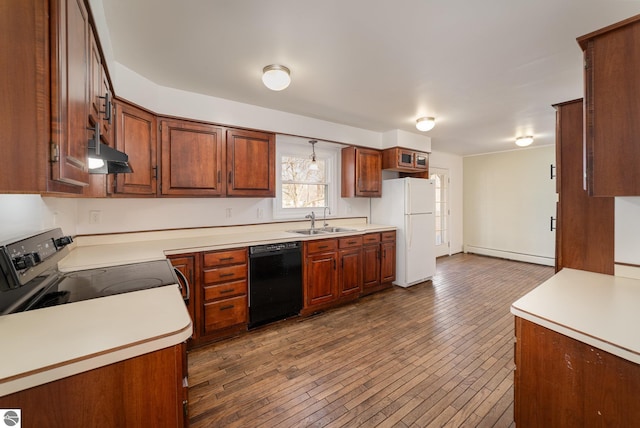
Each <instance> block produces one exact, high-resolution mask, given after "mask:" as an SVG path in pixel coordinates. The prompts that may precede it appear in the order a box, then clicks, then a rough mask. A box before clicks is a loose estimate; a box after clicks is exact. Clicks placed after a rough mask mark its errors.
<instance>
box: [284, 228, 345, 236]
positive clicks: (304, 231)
mask: <svg viewBox="0 0 640 428" xmlns="http://www.w3.org/2000/svg"><path fill="white" fill-rule="evenodd" d="M287 232H290V233H299V234H301V235H322V234H325V233H340V232H357V229H350V228H348V227H323V228H320V229H298V230H287Z"/></svg>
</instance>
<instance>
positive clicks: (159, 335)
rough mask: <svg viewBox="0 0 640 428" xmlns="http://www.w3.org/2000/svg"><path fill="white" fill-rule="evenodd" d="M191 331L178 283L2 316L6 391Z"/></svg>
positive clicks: (170, 342) (0, 369) (1, 387)
mask: <svg viewBox="0 0 640 428" xmlns="http://www.w3.org/2000/svg"><path fill="white" fill-rule="evenodd" d="M191 331H192V326H191V318H190V317H189V313H188V312H187V309H186V307H185V305H184V303H183V301H182V296H181V295H180V291H179V290H178V286H177V285H168V286H165V287H158V288H152V289H148V290H142V291H135V292H132V293H125V294H118V295H115V296H109V297H102V298H99V299H91V300H84V301H81V302H75V303H70V304H66V305H60V306H54V307H50V308H44V309H38V310H35V311H28V312H21V313H17V314H12V315H3V316H0V343H2V344H4V346H3V347H2V358H1V361H2V364H0V396H4V395H8V394H11V393H13V392H17V391H21V390H24V389H27V388H31V387H33V386H37V385H42V384H44V383H47V382H51V381H53V380H58V379H62V378H64V377H67V376H71V375H74V374H77V373H81V372H84V371H87V370H91V369H94V368H97V367H102V366H105V365H108V364H112V363H115V362H118V361H123V360H126V359H129V358H133V357H136V356H138V355H142V354H145V353H148V352H153V351H157V350H160V349H163V348H167V347H170V346H174V345H176V344H179V343H182V342H184V341H186V340H187V339H188V338H189V337H190V336H191Z"/></svg>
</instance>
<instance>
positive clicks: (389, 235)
mask: <svg viewBox="0 0 640 428" xmlns="http://www.w3.org/2000/svg"><path fill="white" fill-rule="evenodd" d="M395 239H396V231H395V230H392V231H390V232H382V240H383V241H385V242H387V241H395Z"/></svg>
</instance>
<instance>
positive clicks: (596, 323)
mask: <svg viewBox="0 0 640 428" xmlns="http://www.w3.org/2000/svg"><path fill="white" fill-rule="evenodd" d="M511 313H512V314H514V315H516V316H518V317H521V318H524V319H526V320H528V321H531V322H533V323H536V324H539V325H541V326H543V327H546V328H549V329H551V330H553V331H556V332H558V333H561V334H564V335H565V336H569V337H571V338H573V339H576V340H579V341H581V342H584V343H586V344H588V345H591V346H594V347H596V348H600V349H602V350H604V351H607V352H609V353H611V354H614V355H617V356H619V357H621V358H624V359H626V360H629V361H632V362H634V363H636V364H640V333H638V327H639V326H640V280H637V279H631V278H624V277H619V276H612V275H603V274H598V273H593V272H586V271H581V270H575V269H567V268H565V269H562V270H561V271H560V272H558V273H557V274H556V275H554V276H553V277H552V278H550V279H549V280H547V281H545V282H544V283H542V284H541V285H540V286H538V287H537V288H535V289H534V290H532V291H531V292H529V293H528V294H526V295H525V296H523V297H522V298H520V299H519V300H517V301H516V302H514V303H513V304H512V305H511Z"/></svg>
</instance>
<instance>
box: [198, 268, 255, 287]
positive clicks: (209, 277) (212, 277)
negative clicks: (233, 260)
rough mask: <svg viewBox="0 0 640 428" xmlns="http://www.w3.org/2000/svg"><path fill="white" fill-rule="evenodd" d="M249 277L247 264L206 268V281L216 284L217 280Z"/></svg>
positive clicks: (224, 280) (206, 282)
mask: <svg viewBox="0 0 640 428" xmlns="http://www.w3.org/2000/svg"><path fill="white" fill-rule="evenodd" d="M246 278H247V265H246V264H243V265H235V266H224V267H219V268H213V269H205V270H204V278H203V280H204V283H205V284H215V283H217V282H226V281H237V280H240V279H246Z"/></svg>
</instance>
